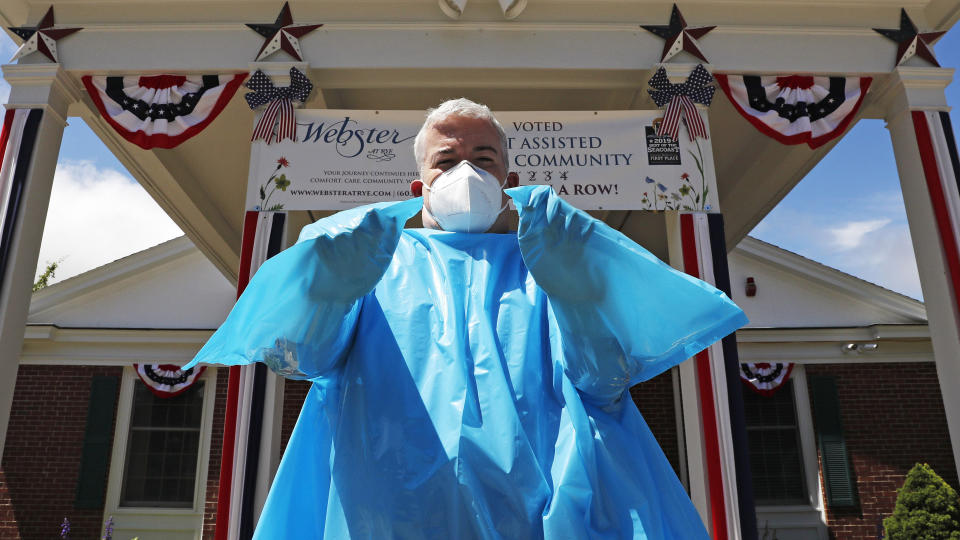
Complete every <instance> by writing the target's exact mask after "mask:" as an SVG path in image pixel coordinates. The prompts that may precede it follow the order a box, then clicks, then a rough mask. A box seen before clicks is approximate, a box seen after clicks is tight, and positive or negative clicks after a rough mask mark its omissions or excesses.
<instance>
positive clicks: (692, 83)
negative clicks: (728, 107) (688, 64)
mask: <svg viewBox="0 0 960 540" xmlns="http://www.w3.org/2000/svg"><path fill="white" fill-rule="evenodd" d="M711 82H713V76H712V75H710V72H709V71H707V69H706V68H704V67H703V64H698V65H697V67H695V68H694V69H693V71H692V72H690V76H688V77H687V80H686V81H684V82H682V83H680V84H673V83H671V82H670V79H668V78H667V71H666V70H665V69H663V68H662V67H661V68H660V69H658V70H657V72H656V73H654V74H653V77H651V78H650V81H649V82H648V83H647V84H649V85H650V86H651V87H652V88H653V89H652V90H647V91H648V92H650V97H651V98H653V102H654V103H656V104H657V107H663V106H664V105H666V106H667V109H666V110H665V111H664V113H663V121H662V122H661V123H660V127H659V128H658V129H657V135H663V134H667V135H669V136H670V137H671V138H672V139H673V140H677V135H678V134H679V133H680V120H681V119H683V120H684V121H685V122H686V124H687V133H689V134H690V140H691V141H692V140H694V139H695V138H697V137H700V138H701V139H707V138H709V137H708V135H707V126H706V124H704V123H703V118H702V117H701V116H700V111H698V110H697V107H696V105H695V103H700V104H702V105H706V106H708V107H709V106H710V103H711V102H712V101H713V93H714V92H716V91H717V89H716V87H714V86H710V83H711Z"/></svg>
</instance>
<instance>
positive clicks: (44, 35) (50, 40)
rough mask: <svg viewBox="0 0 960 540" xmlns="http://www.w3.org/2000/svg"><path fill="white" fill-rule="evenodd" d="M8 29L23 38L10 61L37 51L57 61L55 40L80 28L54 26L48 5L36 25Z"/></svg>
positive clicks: (51, 12)
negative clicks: (21, 43)
mask: <svg viewBox="0 0 960 540" xmlns="http://www.w3.org/2000/svg"><path fill="white" fill-rule="evenodd" d="M9 30H10V31H11V32H13V33H14V34H16V35H17V36H18V37H20V39H22V40H23V45H20V48H19V49H17V52H16V53H15V54H14V55H13V58H11V59H10V61H11V62H13V61H14V60H16V59H17V58H20V57H23V56H27V55H28V54H31V53H35V52H38V51H39V52H40V53H42V54H43V55H44V56H46V57H47V58H49V59H50V60H52V61H53V62H58V61H59V60H57V40H58V39H60V38H63V37H66V36H69V35H70V34H72V33H74V32H78V31H80V30H82V28H54V27H53V6H50V9H48V10H47V14H46V15H44V16H43V18H42V19H40V22H39V23H37V25H36V26H18V27H11V28H9Z"/></svg>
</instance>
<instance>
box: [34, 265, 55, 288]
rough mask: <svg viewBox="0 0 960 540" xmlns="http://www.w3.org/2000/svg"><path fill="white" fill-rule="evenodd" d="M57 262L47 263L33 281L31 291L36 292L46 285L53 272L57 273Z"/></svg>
mask: <svg viewBox="0 0 960 540" xmlns="http://www.w3.org/2000/svg"><path fill="white" fill-rule="evenodd" d="M59 264H60V263H59V262H52V263H47V268H46V269H45V270H44V271H43V273H42V274H40V277H38V278H37V281H35V282H34V283H33V292H37V291H39V290H40V289H42V288H44V287H46V286H47V284H48V282H49V281H50V280H51V279H53V277H54V274H56V273H57V266H59Z"/></svg>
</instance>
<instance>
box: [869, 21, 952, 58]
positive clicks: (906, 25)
mask: <svg viewBox="0 0 960 540" xmlns="http://www.w3.org/2000/svg"><path fill="white" fill-rule="evenodd" d="M874 31H876V32H879V33H880V34H882V35H883V37H885V38H887V39H890V40H893V41H896V42H897V43H898V44H899V45H898V46H897V64H896V65H898V66H899V65H900V64H903V63H904V62H906V61H907V60H909V59H910V58H911V57H913V56H915V55H916V56H919V57H920V58H923V59H924V60H926V61H927V62H930V63H931V64H933V65H935V66H937V67H940V64H938V63H937V59H936V58H935V57H934V56H933V50H932V49H931V48H930V47H931V46H932V45H933V42H934V41H936V40H937V39H939V38H940V36H942V35H944V34H946V33H947V32H946V31H943V32H926V33H923V34H921V33H918V32H917V26H916V25H915V24H913V21H912V20H910V16H909V15H907V10H905V9H903V8H900V28H874Z"/></svg>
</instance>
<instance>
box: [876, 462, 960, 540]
mask: <svg viewBox="0 0 960 540" xmlns="http://www.w3.org/2000/svg"><path fill="white" fill-rule="evenodd" d="M883 526H884V529H885V530H886V536H885V538H886V540H940V539H946V540H960V498H958V497H957V492H956V490H954V489H953V488H952V487H950V484H947V483H946V482H945V481H944V480H943V478H940V476H939V475H938V474H937V473H935V472H933V469H932V468H930V466H929V465H927V464H926V463H917V464H916V465H914V466H913V468H912V469H910V472H908V473H907V477H906V479H904V481H903V487H901V488H900V489H898V490H897V504H896V506H895V507H894V509H893V515H891V516H890V517H888V518H887V519H885V520H883Z"/></svg>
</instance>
